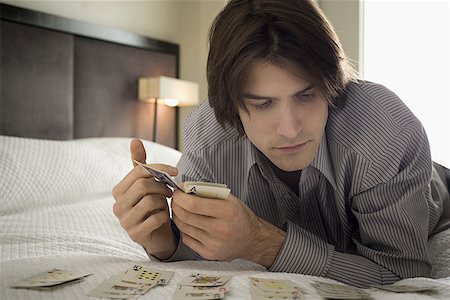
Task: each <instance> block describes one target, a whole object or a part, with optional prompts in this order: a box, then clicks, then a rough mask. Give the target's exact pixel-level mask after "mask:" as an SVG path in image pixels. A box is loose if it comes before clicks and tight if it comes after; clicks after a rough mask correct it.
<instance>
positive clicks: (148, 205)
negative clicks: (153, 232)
mask: <svg viewBox="0 0 450 300" xmlns="http://www.w3.org/2000/svg"><path fill="white" fill-rule="evenodd" d="M168 210H169V206H168V204H167V200H166V198H165V197H162V196H157V195H145V196H144V197H143V198H142V199H141V200H140V201H139V202H138V203H137V204H136V205H135V206H134V207H133V208H132V209H131V211H130V213H131V214H132V215H134V216H136V218H137V220H139V221H140V222H142V221H144V220H145V219H146V218H148V217H149V216H151V215H153V214H155V213H156V212H159V211H167V212H168Z"/></svg>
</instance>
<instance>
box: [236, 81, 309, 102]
mask: <svg viewBox="0 0 450 300" xmlns="http://www.w3.org/2000/svg"><path fill="white" fill-rule="evenodd" d="M313 88H314V85H312V84H310V85H308V86H307V87H306V88H304V89H302V90H300V91H298V92H295V93H294V94H293V95H292V96H291V97H294V96H297V95H299V94H303V93H305V92H308V91H309V90H312V89H313ZM242 97H243V98H244V99H250V100H274V99H276V98H275V97H271V96H261V95H255V94H252V93H244V94H243V95H242Z"/></svg>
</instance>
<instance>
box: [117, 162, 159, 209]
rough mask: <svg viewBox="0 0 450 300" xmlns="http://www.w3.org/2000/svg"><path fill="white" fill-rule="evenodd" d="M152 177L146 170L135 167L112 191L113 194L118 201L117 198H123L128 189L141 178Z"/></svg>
mask: <svg viewBox="0 0 450 300" xmlns="http://www.w3.org/2000/svg"><path fill="white" fill-rule="evenodd" d="M149 177H152V176H151V174H150V173H148V172H147V171H146V170H144V168H142V167H140V166H136V167H134V168H133V169H132V170H131V171H130V172H128V174H127V175H126V176H125V177H124V178H122V180H121V181H120V182H119V183H118V184H117V185H116V186H114V188H113V189H112V194H113V196H114V198H115V199H116V201H117V198H119V197H121V196H122V195H123V194H125V193H126V192H127V191H128V189H130V187H131V186H132V185H133V183H134V182H136V180H138V179H140V178H149Z"/></svg>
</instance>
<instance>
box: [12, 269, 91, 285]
mask: <svg viewBox="0 0 450 300" xmlns="http://www.w3.org/2000/svg"><path fill="white" fill-rule="evenodd" d="M91 274H92V273H81V272H72V271H67V270H60V269H51V270H48V271H46V272H43V273H40V274H37V275H34V276H31V277H27V278H25V279H23V280H22V281H20V282H18V283H16V284H14V285H12V287H16V288H37V287H55V286H58V285H61V284H64V283H68V282H73V281H76V280H79V279H81V278H83V277H86V276H89V275H91Z"/></svg>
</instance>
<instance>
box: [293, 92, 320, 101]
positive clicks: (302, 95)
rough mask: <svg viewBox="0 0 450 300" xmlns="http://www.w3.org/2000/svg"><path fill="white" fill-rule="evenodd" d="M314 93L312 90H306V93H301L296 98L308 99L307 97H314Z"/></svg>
mask: <svg viewBox="0 0 450 300" xmlns="http://www.w3.org/2000/svg"><path fill="white" fill-rule="evenodd" d="M315 95H316V94H315V93H314V92H308V93H303V94H300V95H298V96H297V98H298V99H299V100H308V99H311V98H314V97H315Z"/></svg>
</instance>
